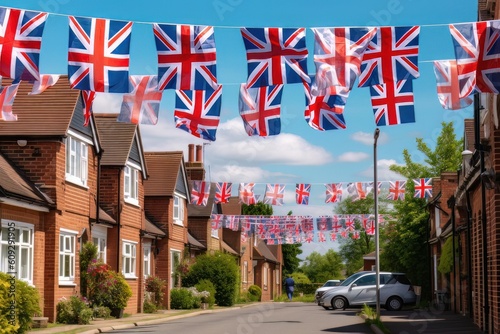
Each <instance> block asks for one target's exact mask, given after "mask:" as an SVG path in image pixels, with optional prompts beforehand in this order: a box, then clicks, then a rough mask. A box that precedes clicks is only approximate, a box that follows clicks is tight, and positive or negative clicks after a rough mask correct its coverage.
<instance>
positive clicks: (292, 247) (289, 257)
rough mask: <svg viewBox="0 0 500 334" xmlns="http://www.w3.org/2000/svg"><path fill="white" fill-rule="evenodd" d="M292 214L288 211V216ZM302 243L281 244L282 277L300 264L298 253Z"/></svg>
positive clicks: (293, 270) (300, 252)
mask: <svg viewBox="0 0 500 334" xmlns="http://www.w3.org/2000/svg"><path fill="white" fill-rule="evenodd" d="M291 214H292V211H289V212H288V214H287V215H288V216H290V215H291ZM301 247H302V244H284V245H281V251H282V253H283V277H288V275H291V274H293V273H294V272H296V271H297V269H298V268H299V265H300V258H299V255H300V254H302V249H301Z"/></svg>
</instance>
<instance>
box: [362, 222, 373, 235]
mask: <svg viewBox="0 0 500 334" xmlns="http://www.w3.org/2000/svg"><path fill="white" fill-rule="evenodd" d="M364 229H365V232H366V234H367V235H374V234H375V221H374V220H373V219H370V220H368V222H367V224H366V226H365V227H364Z"/></svg>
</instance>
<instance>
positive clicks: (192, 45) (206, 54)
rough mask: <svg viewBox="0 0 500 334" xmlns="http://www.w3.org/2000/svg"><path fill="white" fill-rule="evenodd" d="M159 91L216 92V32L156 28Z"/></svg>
mask: <svg viewBox="0 0 500 334" xmlns="http://www.w3.org/2000/svg"><path fill="white" fill-rule="evenodd" d="M153 32H154V36H155V42H156V50H157V52H158V78H160V80H159V89H160V90H164V89H177V90H204V89H206V88H207V87H211V88H212V89H217V87H218V85H217V77H216V54H215V37H214V28H213V27H210V26H198V25H196V26H194V25H170V24H156V23H155V24H154V25H153Z"/></svg>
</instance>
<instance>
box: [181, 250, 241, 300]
mask: <svg viewBox="0 0 500 334" xmlns="http://www.w3.org/2000/svg"><path fill="white" fill-rule="evenodd" d="M203 279H206V280H209V281H211V282H213V284H214V286H215V302H216V304H217V305H219V306H232V305H233V304H234V302H235V300H236V295H237V290H238V282H239V267H238V265H237V264H236V260H235V258H234V257H233V256H232V255H229V254H225V253H221V252H217V253H215V254H213V255H210V254H203V255H200V256H198V257H197V258H196V262H195V263H194V264H193V265H192V266H191V267H190V269H189V272H188V273H187V274H186V276H185V277H184V279H183V280H182V284H183V285H184V286H194V285H196V284H198V283H199V282H200V281H201V280H203Z"/></svg>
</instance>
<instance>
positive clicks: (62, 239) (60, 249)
mask: <svg viewBox="0 0 500 334" xmlns="http://www.w3.org/2000/svg"><path fill="white" fill-rule="evenodd" d="M59 251H60V252H64V235H60V236H59Z"/></svg>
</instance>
